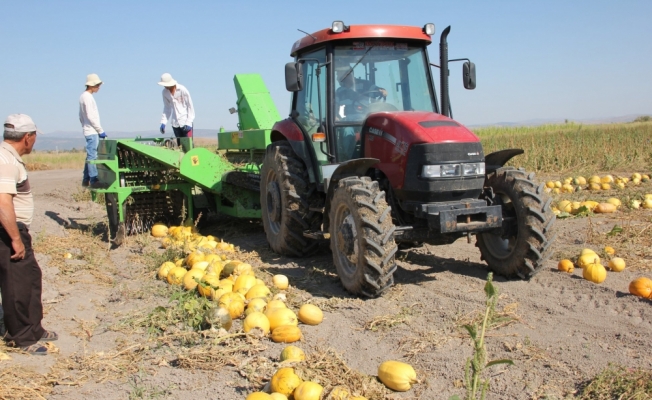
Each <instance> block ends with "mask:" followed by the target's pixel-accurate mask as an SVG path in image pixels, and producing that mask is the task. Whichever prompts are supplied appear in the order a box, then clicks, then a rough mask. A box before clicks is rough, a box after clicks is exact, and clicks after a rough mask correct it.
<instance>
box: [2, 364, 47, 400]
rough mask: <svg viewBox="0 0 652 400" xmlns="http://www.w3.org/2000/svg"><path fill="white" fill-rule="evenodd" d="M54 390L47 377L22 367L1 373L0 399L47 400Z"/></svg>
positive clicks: (8, 369) (14, 367)
mask: <svg viewBox="0 0 652 400" xmlns="http://www.w3.org/2000/svg"><path fill="white" fill-rule="evenodd" d="M52 388H53V383H52V382H51V381H50V380H49V379H48V377H47V376H46V375H42V374H39V373H37V372H34V371H31V370H29V369H26V368H23V367H20V366H12V367H11V368H5V369H4V370H2V371H0V399H6V400H23V399H24V400H33V399H45V398H46V397H47V396H48V395H49V394H50V393H51V392H52Z"/></svg>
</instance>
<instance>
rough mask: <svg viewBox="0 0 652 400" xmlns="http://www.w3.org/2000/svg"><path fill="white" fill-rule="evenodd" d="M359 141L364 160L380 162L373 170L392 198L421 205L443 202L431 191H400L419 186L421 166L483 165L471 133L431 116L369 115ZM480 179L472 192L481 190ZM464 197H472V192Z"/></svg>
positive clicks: (407, 113) (413, 113)
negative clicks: (385, 182)
mask: <svg viewBox="0 0 652 400" xmlns="http://www.w3.org/2000/svg"><path fill="white" fill-rule="evenodd" d="M362 138H363V144H362V151H363V154H364V157H365V158H375V159H378V160H380V162H379V163H378V164H376V166H375V168H377V169H379V170H380V171H382V172H383V174H384V175H385V176H386V177H387V178H388V179H389V181H390V183H391V185H392V187H393V188H394V189H395V192H396V194H397V195H399V196H401V194H404V195H405V196H408V195H409V196H412V197H413V198H414V199H421V200H422V201H444V200H446V199H443V198H438V197H436V196H435V197H433V195H434V194H436V193H434V192H433V190H431V188H427V189H422V190H410V191H409V193H408V191H407V190H404V189H408V186H410V182H411V181H418V182H420V183H423V182H422V181H423V179H421V178H420V177H419V175H420V171H421V168H422V167H423V165H426V164H439V163H457V162H482V161H484V153H483V151H482V144H481V143H480V139H478V137H477V136H476V135H475V134H474V133H473V132H471V131H470V130H468V129H467V128H466V127H464V126H463V125H461V124H460V123H458V122H456V121H454V120H452V119H450V118H448V117H445V116H443V115H440V114H435V113H431V112H417V111H399V112H378V113H374V114H370V115H369V116H368V117H367V120H366V121H365V124H364V126H363V127H362ZM465 179H466V180H468V179H467V178H465ZM482 179H484V177H482V178H481V179H479V180H478V182H473V183H472V185H473V189H476V187H475V186H479V188H480V189H481V188H482ZM424 182H425V181H424ZM467 183H468V182H467ZM405 185H407V186H405ZM412 186H414V185H412ZM417 186H418V185H417ZM419 192H423V193H419ZM449 192H450V190H449ZM433 193H434V194H433ZM451 193H452V192H451ZM465 193H466V192H465ZM421 194H422V195H424V196H421ZM467 194H468V195H470V196H472V197H473V196H475V195H476V193H475V192H473V193H471V192H469V193H467ZM478 195H479V194H478Z"/></svg>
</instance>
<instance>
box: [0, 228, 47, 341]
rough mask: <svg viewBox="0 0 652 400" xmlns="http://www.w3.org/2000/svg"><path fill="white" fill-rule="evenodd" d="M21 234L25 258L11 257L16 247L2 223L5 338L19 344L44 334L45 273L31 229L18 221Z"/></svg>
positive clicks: (0, 258) (0, 262) (0, 256)
mask: <svg viewBox="0 0 652 400" xmlns="http://www.w3.org/2000/svg"><path fill="white" fill-rule="evenodd" d="M18 229H19V231H20V237H21V239H22V240H23V244H24V245H25V258H23V259H22V260H17V261H14V260H11V258H10V257H11V255H12V253H13V248H12V246H11V238H10V237H9V234H7V232H6V231H5V230H4V229H3V228H2V227H0V290H1V291H2V308H3V309H4V322H5V327H6V328H7V335H6V336H5V341H7V343H11V342H13V344H14V345H15V346H17V347H24V346H30V345H32V344H34V343H36V342H38V341H39V340H41V338H42V337H43V334H44V333H45V330H44V329H43V327H42V326H41V320H42V319H43V304H42V303H41V292H42V273H41V268H40V267H39V265H38V262H36V258H35V257H34V251H33V250H32V238H31V236H30V234H29V230H28V229H27V227H26V226H25V225H23V224H19V226H18Z"/></svg>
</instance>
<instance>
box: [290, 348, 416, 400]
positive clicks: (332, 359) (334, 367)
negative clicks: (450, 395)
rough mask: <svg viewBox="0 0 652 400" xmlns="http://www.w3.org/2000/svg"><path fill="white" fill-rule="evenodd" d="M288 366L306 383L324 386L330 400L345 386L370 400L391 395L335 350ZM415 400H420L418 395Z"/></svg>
mask: <svg viewBox="0 0 652 400" xmlns="http://www.w3.org/2000/svg"><path fill="white" fill-rule="evenodd" d="M284 366H285V365H284ZM288 366H294V369H295V373H296V374H297V375H298V376H299V377H300V378H301V379H303V380H304V381H305V380H310V381H312V382H317V383H319V384H320V385H322V386H323V387H324V396H323V398H328V394H329V393H330V392H331V391H332V390H333V389H334V388H335V387H336V386H344V387H346V388H347V389H348V391H349V393H351V394H352V395H355V396H364V397H366V398H368V399H370V400H371V399H385V398H386V396H387V395H388V394H389V393H390V391H389V390H388V389H387V388H386V387H385V385H383V384H382V383H380V382H379V381H378V380H377V379H376V377H375V376H371V375H366V374H363V373H361V372H359V371H356V370H354V369H352V368H350V367H349V366H348V365H347V364H346V362H345V361H344V360H343V358H342V356H341V355H340V354H338V353H337V352H336V351H335V350H333V349H325V350H323V349H322V350H320V349H318V350H317V351H315V352H312V353H309V354H306V360H305V361H302V362H298V363H289V364H288ZM415 398H418V394H416V393H415Z"/></svg>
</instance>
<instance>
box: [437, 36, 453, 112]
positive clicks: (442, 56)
mask: <svg viewBox="0 0 652 400" xmlns="http://www.w3.org/2000/svg"><path fill="white" fill-rule="evenodd" d="M450 31H451V27H450V26H448V27H447V28H446V29H444V31H443V32H442V33H441V38H440V39H439V84H440V86H441V114H442V115H444V116H446V117H450V104H449V99H450V97H449V96H448V42H447V41H446V38H447V37H448V34H449V33H450Z"/></svg>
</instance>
